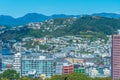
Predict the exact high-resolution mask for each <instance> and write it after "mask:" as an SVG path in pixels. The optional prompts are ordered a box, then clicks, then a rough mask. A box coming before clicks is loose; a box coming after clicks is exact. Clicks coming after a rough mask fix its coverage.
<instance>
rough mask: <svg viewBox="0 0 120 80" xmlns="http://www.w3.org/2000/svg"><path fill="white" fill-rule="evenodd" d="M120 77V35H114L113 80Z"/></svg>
mask: <svg viewBox="0 0 120 80" xmlns="http://www.w3.org/2000/svg"><path fill="white" fill-rule="evenodd" d="M118 79H120V35H113V36H112V80H118Z"/></svg>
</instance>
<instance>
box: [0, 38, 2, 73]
mask: <svg viewBox="0 0 120 80" xmlns="http://www.w3.org/2000/svg"><path fill="white" fill-rule="evenodd" d="M1 70H2V41H1V40H0V71H1Z"/></svg>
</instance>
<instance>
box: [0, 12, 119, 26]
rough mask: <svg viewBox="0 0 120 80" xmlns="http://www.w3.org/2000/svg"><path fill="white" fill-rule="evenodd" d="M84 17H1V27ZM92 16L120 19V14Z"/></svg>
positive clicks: (97, 14)
mask: <svg viewBox="0 0 120 80" xmlns="http://www.w3.org/2000/svg"><path fill="white" fill-rule="evenodd" d="M82 16H86V15H65V14H55V15H52V16H46V15H43V14H38V13H28V14H26V15H25V16H23V17H19V18H13V17H11V16H6V15H0V25H7V26H19V25H25V24H28V23H30V22H43V21H45V20H49V19H56V18H73V17H76V18H80V17H82ZM91 16H101V17H107V18H120V14H114V13H96V14H92V15H91Z"/></svg>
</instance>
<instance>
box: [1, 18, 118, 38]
mask: <svg viewBox="0 0 120 80" xmlns="http://www.w3.org/2000/svg"><path fill="white" fill-rule="evenodd" d="M118 29H120V19H113V18H104V17H97V16H85V17H81V18H65V19H51V20H48V21H45V22H38V23H30V24H27V25H25V26H22V27H19V28H14V29H11V30H7V31H5V32H4V33H2V34H0V39H3V40H4V39H20V38H22V37H27V36H31V37H44V36H54V37H58V36H64V35H80V32H88V31H89V32H97V33H101V34H106V35H111V34H114V33H117V30H118ZM11 36H12V37H11Z"/></svg>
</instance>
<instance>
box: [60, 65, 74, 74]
mask: <svg viewBox="0 0 120 80" xmlns="http://www.w3.org/2000/svg"><path fill="white" fill-rule="evenodd" d="M62 72H63V74H70V73H72V72H74V65H73V64H69V63H64V64H63V71H62Z"/></svg>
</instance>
